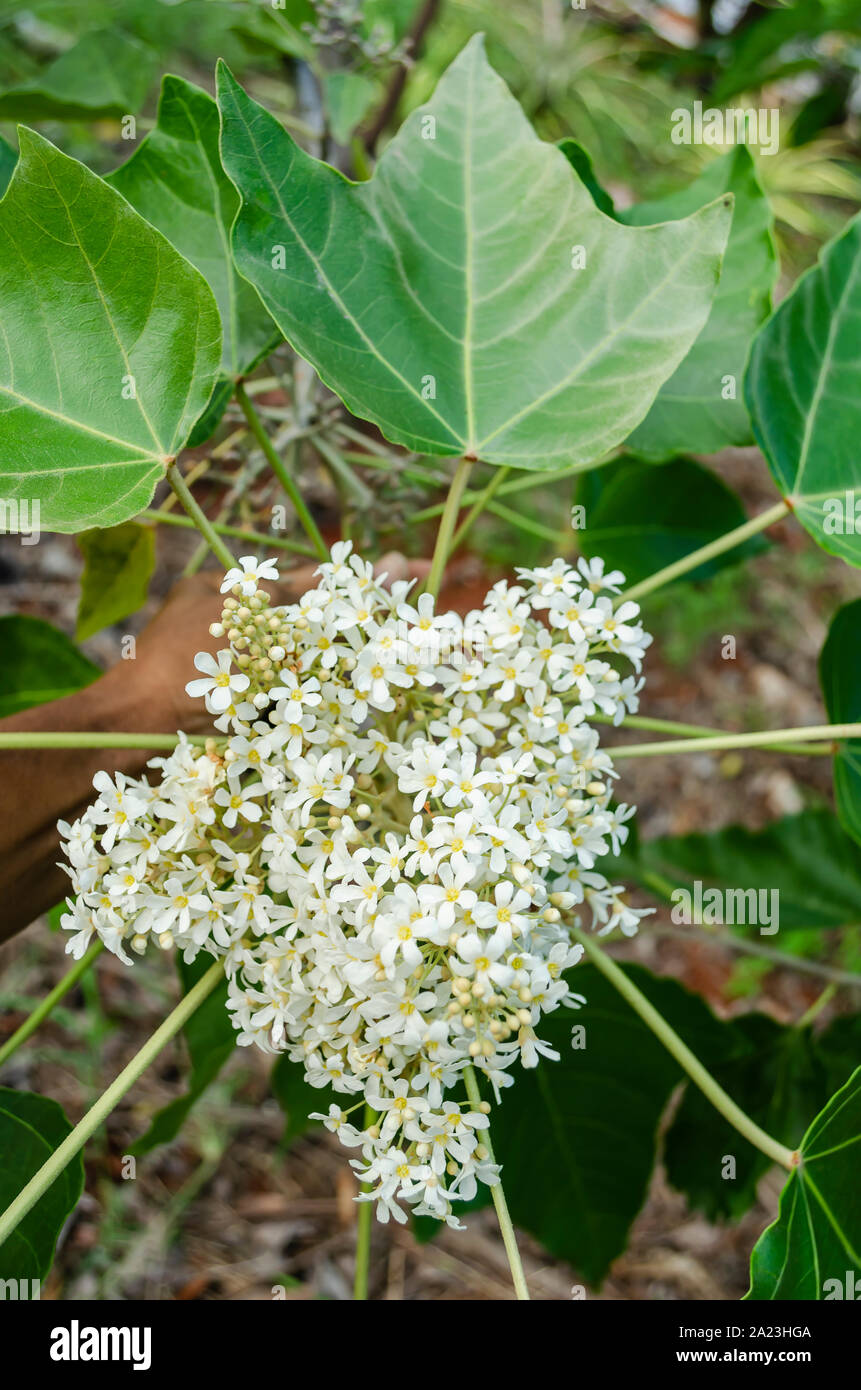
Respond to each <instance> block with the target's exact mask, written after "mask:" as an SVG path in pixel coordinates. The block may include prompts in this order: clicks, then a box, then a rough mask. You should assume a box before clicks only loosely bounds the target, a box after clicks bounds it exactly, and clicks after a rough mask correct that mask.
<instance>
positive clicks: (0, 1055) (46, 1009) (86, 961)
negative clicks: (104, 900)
mask: <svg viewBox="0 0 861 1390" xmlns="http://www.w3.org/2000/svg"><path fill="white" fill-rule="evenodd" d="M103 950H104V947H103V945H102V943H101V941H94V942H93V944H92V946H91V947H90V948H89V950H88V951H87V952H86V953H85V954H84V955H83V956H81V959H80V960H77V961H75V964H74V965H73V966H72V968H71V970H69V971H67V973H66V974H65V975H64V976H63V978H62V980H60V982H59V984H56V985H55V986H54V988H53V989H52V990H51V993H50V994H46V995H45V998H44V999H43V1000H42V1002H41V1003H40V1004H37V1005H36V1008H35V1009H34V1010H33V1012H32V1013H31V1014H30V1016H29V1018H25V1020H24V1022H23V1023H22V1024H21V1027H20V1028H17V1029H16V1030H15V1032H14V1033H13V1034H12V1036H11V1038H7V1039H6V1041H5V1042H4V1044H3V1046H2V1047H0V1066H2V1065H3V1063H4V1062H5V1061H6V1060H7V1058H9V1057H11V1056H12V1053H13V1052H15V1051H16V1050H17V1049H18V1048H19V1047H20V1046H21V1044H22V1043H24V1042H26V1041H27V1039H28V1038H29V1037H30V1036H31V1034H33V1033H35V1031H36V1029H37V1028H38V1027H39V1024H40V1023H42V1022H43V1021H44V1020H45V1019H46V1018H47V1017H48V1014H49V1013H50V1012H51V1010H52V1009H53V1008H54V1006H55V1005H56V1004H59V1002H60V1000H61V999H62V998H64V996H65V995H67V994H68V993H69V990H70V989H72V987H73V986H74V985H76V984H77V983H78V981H79V980H80V978H81V976H82V975H84V974H85V973H86V972H87V971H88V970H89V968H90V966H91V965H92V963H93V961H94V960H95V959H96V956H97V955H99V953H100V952H101V951H103Z"/></svg>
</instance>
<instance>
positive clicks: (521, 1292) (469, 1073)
mask: <svg viewBox="0 0 861 1390" xmlns="http://www.w3.org/2000/svg"><path fill="white" fill-rule="evenodd" d="M463 1079H464V1081H465V1083H466V1094H467V1095H468V1096H469V1103H470V1105H471V1106H472V1107H473V1109H474V1110H477V1109H478V1108H479V1106H480V1105H481V1091H480V1090H479V1089H478V1078H477V1077H476V1075H475V1068H474V1067H472V1066H471V1065H469V1066H467V1067H465V1068H464V1073H463ZM483 1143H484V1147H485V1148H486V1149H487V1151H488V1156H489V1159H490V1162H491V1163H495V1162H496V1159H495V1157H494V1154H493V1144H492V1143H491V1141H490V1130H489V1129H487V1130H485V1131H484V1138H483ZM490 1195H491V1196H492V1198H493V1205H494V1207H495V1209H496V1219H497V1221H498V1222H499V1229H500V1231H501V1233H502V1243H503V1245H504V1246H505V1253H506V1255H507V1256H508V1267H509V1269H510V1270H511V1278H512V1280H513V1281H514V1288H515V1292H516V1293H517V1297H518V1300H520V1301H522V1302H525V1303H528V1302H529V1286H528V1285H527V1283H526V1275H525V1274H524V1272H523V1261H522V1260H521V1258H520V1251H519V1249H518V1247H517V1236H516V1234H515V1231H514V1225H513V1223H512V1220H511V1214H510V1212H509V1210H508V1203H507V1202H506V1200H505V1192H504V1190H503V1186H502V1183H501V1182H498V1183H495V1184H494V1186H493V1187H492V1188H491V1189H490Z"/></svg>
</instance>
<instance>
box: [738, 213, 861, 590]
mask: <svg viewBox="0 0 861 1390" xmlns="http://www.w3.org/2000/svg"><path fill="white" fill-rule="evenodd" d="M859 370H861V214H859V215H858V216H857V217H855V218H853V220H852V221H851V222H850V223H849V225H848V227H847V228H846V230H845V231H844V232H843V233H842V234H841V235H840V236H839V237H837V238H836V239H835V240H834V241H832V242H830V243H829V244H828V245H827V246H826V247H825V249H824V250H823V251H822V254H821V256H820V259H819V262H818V264H817V265H815V266H814V267H813V268H812V269H811V270H808V271H807V272H806V273H805V274H804V275H802V277H801V279H800V280H799V281H798V283H797V285H796V286H795V288H794V289H793V291H792V293H791V294H790V295H788V296H787V298H786V299H784V301H783V303H782V304H781V305H780V306H779V308H778V309H777V310H776V311H775V313H774V314H773V315H772V317H771V318H770V319H769V320H768V322H767V323H766V325H765V327H764V328H763V329H762V331H761V332H760V333H759V335H758V336H757V338H756V339H755V341H754V344H753V347H752V349H751V356H750V362H749V364H748V369H747V374H746V378H745V398H746V401H747V406H748V409H749V411H750V414H751V419H752V420H753V427H754V433H755V435H756V439H757V443H758V444H759V445H760V447H761V448H762V451H763V453H764V454H765V457H766V459H767V460H768V466H769V468H770V469H771V472H772V475H773V477H774V480H775V482H776V483H777V485H778V487H779V488H780V490H781V492H782V494H783V495H784V497H785V498H786V500H787V501H788V502H789V504H790V506H791V507H792V509H793V511H794V512H795V514H796V516H797V517H798V520H799V521H800V522H801V524H802V526H804V528H805V529H806V530H807V531H809V533H810V535H811V536H812V537H813V539H814V540H815V541H817V542H818V544H819V545H821V546H822V547H823V548H824V549H825V550H828V551H830V553H831V554H832V555H838V556H840V558H841V559H843V560H846V561H848V563H849V564H851V565H861V526H858V525H857V524H856V522H855V506H856V501H857V491H856V490H857V488H858V484H859V481H861V469H859V464H858V440H859V436H861V394H859V391H858V373H859Z"/></svg>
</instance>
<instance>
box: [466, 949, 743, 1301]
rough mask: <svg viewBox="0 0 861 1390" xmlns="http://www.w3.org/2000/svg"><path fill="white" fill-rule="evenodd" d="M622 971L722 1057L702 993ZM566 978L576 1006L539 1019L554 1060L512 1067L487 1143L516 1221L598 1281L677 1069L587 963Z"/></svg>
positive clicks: (705, 1056) (626, 1219)
mask: <svg viewBox="0 0 861 1390" xmlns="http://www.w3.org/2000/svg"><path fill="white" fill-rule="evenodd" d="M625 973H626V974H628V975H630V977H631V978H632V980H634V981H635V983H636V984H637V986H638V987H639V988H640V989H642V990H643V992H644V993H645V994H647V995H648V997H649V999H650V1000H651V1002H652V1003H653V1004H654V1006H655V1007H656V1008H657V1009H659V1010H660V1012H661V1013H662V1014H663V1015H664V1017H665V1018H666V1019H668V1021H669V1022H670V1023H671V1024H672V1026H673V1027H674V1028H675V1029H676V1030H677V1031H678V1032H679V1033H681V1035H682V1036H683V1038H684V1039H685V1041H686V1042H687V1043H688V1045H689V1046H690V1047H691V1048H692V1049H693V1051H694V1052H695V1053H696V1054H697V1056H699V1057H700V1058H701V1059H702V1060H704V1061H705V1062H706V1063H708V1062H710V1061H711V1060H713V1059H714V1058H716V1057H721V1056H723V1055H725V1052H726V1050H727V1048H728V1046H729V1045H730V1038H731V1035H730V1034H728V1032H727V1030H726V1029H725V1027H724V1025H722V1024H721V1023H719V1022H718V1021H717V1020H716V1019H715V1018H714V1017H713V1016H712V1015H711V1013H710V1012H709V1010H708V1009H707V1007H706V1006H705V1004H704V1003H703V1002H702V1000H700V999H698V998H697V997H696V996H695V995H692V994H689V993H688V992H687V990H685V989H683V988H682V986H681V985H679V984H677V983H676V982H675V981H674V980H669V979H657V978H655V977H654V976H652V975H650V974H649V973H648V972H647V971H645V970H642V969H641V968H639V967H638V966H626V967H625ZM570 979H571V984H572V987H573V988H574V989H576V990H577V992H578V993H582V994H584V995H585V996H586V1001H587V1002H586V1005H585V1006H584V1007H583V1008H581V1009H580V1010H578V1011H577V1012H576V1013H570V1012H568V1011H564V1010H560V1011H559V1012H558V1013H556V1014H553V1015H551V1016H549V1017H547V1018H546V1019H544V1020H542V1025H541V1030H540V1033H541V1037H542V1038H543V1039H546V1041H547V1042H548V1043H550V1045H551V1046H553V1047H555V1048H556V1049H557V1051H558V1052H559V1053H560V1060H559V1061H558V1062H555V1061H547V1060H544V1059H542V1060H541V1061H540V1062H539V1064H538V1066H537V1067H536V1068H535V1069H534V1070H524V1069H522V1068H521V1069H518V1071H517V1074H516V1077H515V1084H514V1085H513V1086H512V1088H511V1090H510V1091H506V1092H504V1094H503V1100H502V1104H501V1105H500V1107H499V1108H498V1109H494V1112H493V1116H492V1126H493V1131H492V1132H493V1144H494V1149H495V1151H496V1156H497V1158H498V1159H499V1161H500V1162H501V1163H502V1165H503V1169H502V1171H503V1182H504V1184H505V1194H506V1197H507V1199H508V1204H509V1207H510V1209H511V1215H512V1219H513V1220H514V1222H515V1224H516V1225H518V1226H521V1227H523V1228H524V1229H525V1230H527V1231H529V1232H530V1233H531V1234H532V1235H533V1236H535V1237H536V1239H538V1240H540V1241H541V1244H542V1245H543V1246H544V1248H545V1249H546V1250H547V1251H549V1253H550V1254H552V1255H555V1256H557V1257H558V1258H560V1259H564V1260H568V1261H570V1263H571V1264H573V1265H574V1267H575V1269H577V1271H578V1272H579V1273H581V1274H582V1275H583V1277H584V1278H585V1279H586V1280H587V1281H588V1282H589V1283H591V1284H598V1283H600V1282H601V1280H602V1279H603V1278H604V1276H605V1275H606V1273H607V1270H608V1269H609V1267H610V1264H611V1263H612V1261H613V1260H614V1259H615V1258H616V1257H617V1255H619V1254H621V1252H622V1251H623V1250H624V1248H625V1245H626V1243H627V1238H628V1231H629V1229H630V1226H631V1223H632V1221H633V1220H634V1217H635V1216H636V1214H637V1212H638V1211H639V1209H640V1207H641V1206H642V1203H643V1200H644V1198H645V1196H646V1191H647V1188H648V1184H649V1179H650V1177H651V1174H652V1168H653V1166H654V1163H655V1157H656V1144H657V1134H658V1126H659V1123H660V1120H661V1116H662V1114H663V1112H664V1109H665V1107H666V1105H667V1102H668V1100H669V1097H670V1095H671V1093H672V1091H673V1088H674V1087H675V1086H676V1085H677V1083H678V1082H679V1081H680V1080H681V1079H682V1072H681V1070H680V1068H679V1067H678V1065H677V1063H676V1062H675V1061H674V1060H673V1058H672V1057H671V1056H670V1054H669V1053H668V1052H667V1050H666V1049H665V1048H664V1047H663V1045H662V1044H661V1043H659V1042H658V1040H657V1039H656V1038H655V1036H654V1034H653V1033H652V1032H651V1031H650V1030H649V1029H648V1028H647V1027H646V1025H645V1024H644V1023H643V1022H642V1021H641V1020H640V1018H639V1017H638V1015H637V1014H635V1013H634V1011H633V1010H632V1009H631V1007H630V1005H628V1004H627V1003H626V1002H625V1000H624V999H622V997H621V995H620V994H618V993H617V991H616V990H615V989H614V988H613V986H612V985H611V984H610V983H609V982H608V981H607V980H605V979H604V977H603V975H600V974H599V973H598V971H597V970H596V969H595V967H594V966H591V965H584V966H578V967H577V968H576V970H574V971H573V972H572V973H571V976H570ZM580 1024H582V1025H583V1026H584V1027H585V1047H583V1048H581V1049H577V1050H575V1049H574V1048H573V1047H572V1031H571V1030H572V1027H576V1026H577V1025H580ZM524 1136H528V1142H525V1141H524Z"/></svg>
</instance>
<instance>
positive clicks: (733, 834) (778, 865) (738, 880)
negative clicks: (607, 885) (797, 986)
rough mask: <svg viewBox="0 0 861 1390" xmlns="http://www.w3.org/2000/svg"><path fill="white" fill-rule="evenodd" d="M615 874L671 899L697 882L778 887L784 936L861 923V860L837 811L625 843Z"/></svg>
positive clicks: (752, 886)
mask: <svg viewBox="0 0 861 1390" xmlns="http://www.w3.org/2000/svg"><path fill="white" fill-rule="evenodd" d="M609 872H611V873H614V875H615V876H618V877H621V878H631V879H634V880H635V881H636V882H638V883H640V884H642V885H643V887H645V888H648V889H649V890H650V891H651V892H655V893H657V895H658V896H659V897H662V898H667V899H668V898H669V895H670V892H671V891H672V890H673V889H675V888H685V889H687V890H688V892H692V891H693V885H694V882H695V881H696V880H697V879H699V880H700V882H701V883H702V884H704V885H705V886H706V887H717V888H721V889H728V888H741V889H749V888H754V889H757V890H759V889H765V890H767V891H771V890H774V891H775V892H777V894H778V902H779V907H780V928H781V930H784V931H787V930H792V929H795V928H808V927H811V928H812V927H817V928H818V927H822V928H825V927H842V926H847V925H850V924H853V923H858V922H861V859H859V855H858V849H857V846H856V845H855V844H854V842H853V841H852V840H851V839H850V838H849V836H848V835H846V834H844V832H843V830H842V829H841V827H840V824H839V823H838V821H837V819H836V818H835V817H834V816H833V815H832V814H831V812H830V811H802V812H801V814H800V815H797V816H786V817H784V818H783V819H782V820H778V821H773V822H772V824H770V825H767V826H765V828H764V829H762V830H748V829H747V827H746V826H743V825H730V826H727V828H726V829H725V830H717V831H714V832H712V833H711V834H694V835H665V836H661V837H659V838H658V839H655V840H646V841H642V842H640V843H639V844H636V843H635V844H633V845H631V846H626V848H625V850H624V851H623V853H622V855H620V857H619V860H618V862H617V864H616V866H615V869H614V870H612V869H611V870H609ZM746 930H750V929H749V928H748V929H746ZM752 930H753V931H754V932H756V931H757V930H758V929H757V928H755V927H754V928H753V929H752Z"/></svg>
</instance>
